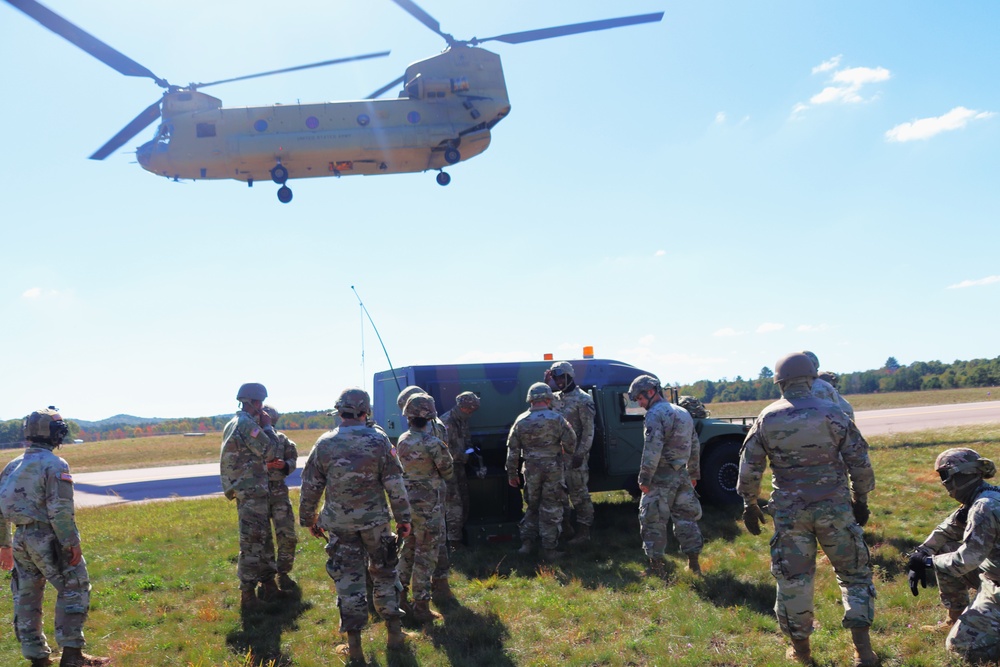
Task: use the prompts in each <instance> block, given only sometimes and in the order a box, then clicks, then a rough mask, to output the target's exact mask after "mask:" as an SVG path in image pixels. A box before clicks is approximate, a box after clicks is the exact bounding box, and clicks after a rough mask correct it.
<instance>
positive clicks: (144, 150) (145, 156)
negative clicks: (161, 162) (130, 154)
mask: <svg viewBox="0 0 1000 667" xmlns="http://www.w3.org/2000/svg"><path fill="white" fill-rule="evenodd" d="M152 154H153V142H152V141H147V142H146V143H144V144H143V145H142V146H139V148H137V149H136V151H135V158H136V160H138V161H139V164H140V165H142V168H143V169H148V168H149V158H150V157H151V156H152Z"/></svg>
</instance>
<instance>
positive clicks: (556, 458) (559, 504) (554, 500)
mask: <svg viewBox="0 0 1000 667" xmlns="http://www.w3.org/2000/svg"><path fill="white" fill-rule="evenodd" d="M554 400H555V396H554V395H553V394H552V389H551V388H549V386H548V385H547V384H545V383H544V382H536V383H535V384H533V385H531V387H529V388H528V397H527V401H528V403H530V404H531V407H530V408H529V409H528V411H527V412H523V413H521V414H520V415H519V416H518V418H517V419H516V420H515V421H514V425H513V426H511V428H510V433H509V434H508V436H507V483H508V484H510V485H511V486H512V487H514V488H517V487H519V486H520V484H519V482H518V478H517V473H518V460H519V459H524V467H523V468H522V473H523V474H524V495H525V501H526V502H527V505H528V509H527V511H526V512H525V513H524V517H523V518H522V519H521V524H520V528H521V549H520V550H519V551H518V553H520V554H525V555H526V554H530V553H531V550H532V547H533V546H534V542H535V539H536V538H537V537H538V536H539V534H540V535H541V537H542V549H543V557H544V558H545V559H546V560H554V559H556V558H559V557H561V556H563V555H564V554H563V552H561V551H559V549H558V548H559V530H560V527H561V524H562V514H563V507H564V506H565V504H566V478H565V474H564V472H563V460H564V459H565V457H566V455H567V454H566V453H567V452H573V451H576V434H575V433H574V432H573V427H572V426H570V424H569V422H568V421H566V419H565V418H564V417H563V416H562V415H560V414H559V413H558V412H555V411H554V410H552V402H553V401H554Z"/></svg>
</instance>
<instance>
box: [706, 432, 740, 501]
mask: <svg viewBox="0 0 1000 667" xmlns="http://www.w3.org/2000/svg"><path fill="white" fill-rule="evenodd" d="M742 446H743V443H742V442H741V441H739V440H734V439H727V440H722V441H719V442H715V443H713V444H711V445H709V446H708V447H707V451H706V452H705V453H704V454H703V455H702V457H701V480H700V481H699V482H698V487H697V488H698V493H699V495H701V497H702V498H704V499H705V500H706V501H707V502H710V503H712V504H713V505H736V504H739V503H742V502H743V500H742V498H740V497H739V495H738V494H737V493H736V479H737V477H739V474H740V448H741V447H742Z"/></svg>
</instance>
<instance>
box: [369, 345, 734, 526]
mask: <svg viewBox="0 0 1000 667" xmlns="http://www.w3.org/2000/svg"><path fill="white" fill-rule="evenodd" d="M570 363H572V364H573V369H574V372H575V373H576V376H575V380H576V384H577V386H579V387H580V388H581V389H582V390H583V391H585V392H587V393H589V394H590V396H591V398H593V399H594V405H595V406H596V408H597V415H596V420H595V426H594V445H593V447H592V449H591V450H590V484H589V487H590V491H591V492H598V491H612V490H617V489H624V490H627V491H630V492H631V493H633V494H636V495H637V494H638V493H639V489H638V473H639V463H640V460H641V457H642V446H643V416H644V414H645V411H644V410H643V409H642V408H640V407H639V406H638V404H636V403H634V402H632V401H630V400H629V398H628V388H629V385H630V384H631V382H632V380H633V379H635V378H636V377H637V376H639V375H642V374H644V373H646V372H647V371H643V370H641V369H639V368H636V367H635V366H631V365H629V364H625V363H622V362H620V361H613V360H610V359H575V360H570ZM550 365H551V362H550V361H526V362H517V363H487V364H458V365H433V366H406V367H403V368H397V369H395V371H383V372H380V373H376V374H375V378H374V380H375V381H374V387H373V389H374V392H373V397H372V403H373V405H372V411H373V413H374V417H375V420H376V421H377V422H378V423H379V424H380V425H381V426H382V427H383V428H384V429H385V430H386V431H387V432H388V434H389V436H390V438H392V440H393V441H394V442H395V440H396V439H397V438H398V437H399V436H400V435H401V434H402V433H403V432H405V431H406V428H407V427H406V419H405V418H404V417H403V416H402V415H401V414H400V411H399V408H398V406H397V405H396V398H397V396H398V395H399V392H400V390H401V389H403V388H404V387H407V386H410V385H417V386H419V387H421V388H422V389H423V390H424V391H426V392H428V393H429V394H430V395H431V396H433V397H434V401H435V403H436V405H437V409H438V413H439V414H444V412H446V411H447V410H450V409H452V408H453V407H454V406H455V396H457V395H458V394H459V393H461V392H463V391H472V392H475V393H476V394H477V395H478V396H479V397H480V399H481V401H482V404H481V407H480V408H479V410H478V411H476V412H475V413H474V414H473V415H472V416H471V417H470V418H469V426H470V428H471V431H472V441H473V444H474V446H475V447H476V449H477V450H478V452H477V453H478V454H479V455H480V456H481V460H482V463H483V466H482V467H481V468H479V470H478V471H477V472H482V468H485V473H484V474H483V475H482V476H481V477H480V476H478V475H477V474H473V471H470V474H469V497H470V512H469V514H470V516H469V519H470V522H472V521H474V520H480V521H485V522H489V521H497V522H503V521H513V520H516V519H518V518H519V517H520V516H521V494H520V490H519V489H514V488H511V487H510V486H508V484H507V475H506V472H505V470H504V464H505V462H506V457H507V434H508V432H509V431H510V427H511V425H512V424H513V423H514V420H515V419H516V418H517V416H518V415H519V414H521V413H522V412H524V411H525V410H527V409H528V404H527V402H526V400H525V397H526V396H527V393H528V387H530V386H531V385H532V384H533V383H535V382H540V381H542V379H543V377H544V375H545V371H546V370H547V369H548V368H549V366H550ZM668 398H670V399H672V400H674V401H676V400H677V397H676V395H670V394H668ZM751 421H752V419H744V418H740V419H737V420H725V419H711V418H707V419H695V428H696V429H697V431H698V435H699V439H700V441H701V481H700V482H699V483H698V493H699V494H700V495H701V497H702V498H703V499H704V500H705V501H707V502H711V503H715V504H730V503H737V502H740V499H739V496H737V495H736V477H737V474H738V472H739V453H740V447H741V445H742V443H743V439H744V436H745V435H746V433H747V431H748V430H749V429H750V422H751Z"/></svg>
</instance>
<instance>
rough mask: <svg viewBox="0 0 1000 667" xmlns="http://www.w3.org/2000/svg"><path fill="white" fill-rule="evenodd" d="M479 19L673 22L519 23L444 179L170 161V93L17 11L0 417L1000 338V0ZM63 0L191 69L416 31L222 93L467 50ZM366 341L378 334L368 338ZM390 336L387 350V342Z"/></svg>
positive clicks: (204, 405) (366, 30) (252, 10)
mask: <svg viewBox="0 0 1000 667" xmlns="http://www.w3.org/2000/svg"><path fill="white" fill-rule="evenodd" d="M419 4H420V5H421V6H422V7H423V8H424V9H425V10H426V11H427V12H428V13H430V14H431V15H433V16H434V17H435V18H436V19H438V20H439V21H440V22H441V26H442V29H443V30H444V31H445V32H449V33H452V34H454V35H455V36H456V37H458V38H471V37H473V36H479V37H482V36H488V35H496V34H502V33H507V32H515V31H520V30H528V29H534V28H543V27H548V26H554V25H561V24H566V23H576V22H581V21H591V20H596V19H601V18H608V17H611V16H625V15H632V14H644V13H648V12H654V11H664V12H665V16H664V19H663V21H662V22H661V23H657V24H650V25H643V26H635V27H628V28H622V29H618V30H612V31H605V32H596V33H590V34H584V35H576V36H570V37H564V38H560V39H553V40H547V41H541V42H534V43H528V44H521V45H516V46H515V45H507V44H501V43H497V42H491V43H488V44H487V45H486V46H485V47H484V48H488V49H489V50H491V51H493V52H495V53H498V54H499V55H500V56H501V57H502V59H503V67H504V73H505V76H506V80H507V86H508V91H509V96H510V99H511V104H512V111H511V114H510V116H509V117H508V118H506V119H505V120H504V121H503V122H501V123H500V124H499V125H497V126H496V128H494V132H493V142H492V145H491V147H490V148H489V150H488V151H486V153H484V154H483V155H481V156H479V157H476V158H474V159H472V160H469V161H467V162H463V163H461V164H459V165H456V166H454V167H452V168H451V169H449V172H450V173H451V175H452V178H453V180H452V183H451V185H449V186H448V187H447V188H442V187H440V186H438V185H437V184H436V183H435V182H434V174H433V172H429V173H424V174H411V175H392V176H380V177H378V178H371V177H352V178H343V179H339V180H335V179H326V178H324V179H309V180H304V181H293V182H291V183H290V185H291V186H292V188H293V190H294V192H295V199H294V201H293V202H292V203H291V204H289V205H282V204H280V203H279V202H278V201H277V199H276V197H275V190H276V186H274V185H273V184H271V183H257V184H256V185H255V186H254V187H253V188H252V189H248V188H247V187H246V185H245V184H242V183H239V182H237V181H204V182H201V181H199V182H195V183H173V182H170V181H168V180H166V179H163V178H158V177H156V176H153V175H152V174H149V173H147V172H145V171H143V170H142V169H141V168H140V167H139V166H138V165H137V164H134V163H133V162H134V154H131V155H130V154H128V153H127V151H129V150H134V147H135V146H137V145H138V144H139V143H141V142H143V141H146V140H147V139H149V138H151V136H152V135H153V133H154V128H153V127H151V128H149V129H147V130H145V131H144V132H143V133H141V134H140V135H139V136H138V137H137V138H136V139H135V140H133V141H132V142H129V143H128V144H126V147H125V148H123V149H122V150H121V151H119V153H117V154H115V155H112V156H111V157H109V158H108V159H107V160H105V161H103V162H95V161H91V160H88V159H87V156H88V155H90V154H91V153H93V152H94V151H95V150H96V149H97V148H98V147H99V146H101V145H102V144H103V143H104V142H105V141H106V140H107V139H109V138H110V137H111V136H112V135H113V134H115V133H116V132H117V131H118V130H119V129H120V128H121V127H123V126H124V125H125V124H126V123H127V122H128V121H129V120H130V119H131V118H132V117H133V116H135V115H136V114H137V113H138V112H139V111H141V110H142V109H143V108H145V107H146V106H147V105H149V104H150V103H152V102H153V101H155V100H156V99H157V97H158V96H159V89H158V88H157V87H156V86H155V85H154V84H153V83H152V82H151V81H149V80H147V79H139V78H131V77H125V76H122V75H120V74H118V73H117V72H115V71H113V70H112V69H110V68H108V67H107V66H105V65H104V64H102V63H101V62H99V61H97V60H95V59H94V58H92V57H91V56H89V55H87V54H85V53H83V52H82V51H80V50H78V49H77V48H76V47H74V46H73V45H71V44H69V43H68V42H66V41H65V40H63V39H62V38H60V37H57V36H55V35H53V34H52V33H50V32H48V31H47V30H45V29H44V28H42V27H41V26H40V25H39V24H37V23H36V22H34V21H33V20H31V19H29V18H28V17H26V16H24V15H22V14H21V13H20V12H19V11H17V10H15V9H14V8H13V7H11V6H9V5H7V4H5V3H0V62H2V63H3V65H2V68H3V69H2V71H3V77H2V81H3V84H4V89H5V95H4V100H5V103H4V104H3V105H0V141H2V145H3V146H4V147H5V149H6V151H5V153H6V158H5V159H4V160H3V163H2V166H0V195H2V196H0V220H2V223H0V224H2V230H3V239H4V240H3V245H2V247H3V262H2V263H0V303H2V308H3V312H4V313H5V316H6V317H5V323H4V324H5V325H4V326H3V327H2V328H0V346H2V349H3V355H2V360H0V419H11V418H15V417H20V416H22V415H24V414H26V413H27V412H30V411H31V410H33V409H36V408H37V407H40V406H44V405H48V404H55V405H57V406H59V407H60V408H61V409H62V410H63V413H64V414H66V415H69V416H73V417H78V418H81V419H101V418H104V417H108V416H111V415H113V414H116V413H129V414H135V415H142V416H159V417H178V416H197V415H208V414H221V413H225V412H229V411H231V410H232V409H234V408H235V400H234V398H233V397H234V395H235V391H236V389H237V387H238V386H239V385H240V384H241V383H243V382H246V381H258V382H263V383H265V384H266V385H267V387H268V388H269V390H270V392H271V396H272V399H273V401H274V403H275V405H276V406H277V407H278V408H279V409H284V410H309V409H320V408H324V407H328V406H331V405H332V404H333V402H334V400H335V398H336V395H337V394H338V393H339V391H340V390H341V389H342V388H343V387H346V386H350V385H363V386H367V387H370V386H371V375H372V374H373V373H374V372H376V371H380V370H384V369H386V368H387V363H386V361H385V357H384V355H383V354H382V350H381V348H380V347H379V345H378V341H377V339H376V337H375V334H374V332H373V331H372V329H371V327H370V326H369V325H368V324H367V322H363V320H362V315H361V312H360V308H359V306H358V301H357V299H356V298H355V295H354V293H353V292H352V291H351V285H354V286H355V287H356V288H357V291H358V293H359V294H360V295H361V297H362V298H363V299H364V302H365V305H366V306H367V307H368V310H369V311H370V313H371V315H372V317H373V318H374V321H375V324H376V325H377V326H378V327H379V333H381V336H382V339H383V340H384V342H385V344H386V347H387V348H388V351H389V355H390V357H391V359H392V362H393V364H394V365H396V366H403V365H411V364H428V363H463V362H479V361H513V360H534V359H540V358H541V357H542V355H543V354H544V353H546V352H551V353H553V354H554V355H555V356H556V357H557V358H559V357H567V358H576V357H579V356H580V351H581V348H582V347H583V346H584V345H593V346H594V347H595V351H596V354H597V356H599V357H604V358H612V359H618V360H621V361H625V362H629V363H632V364H635V365H637V366H640V367H642V368H644V369H646V370H649V371H652V372H654V373H657V374H658V375H659V376H660V377H661V378H662V379H663V380H665V381H670V382H690V381H694V380H698V379H703V378H707V379H718V378H722V377H729V378H734V377H736V376H737V375H742V376H743V377H749V376H753V377H755V376H756V375H757V373H758V372H759V370H760V369H761V367H763V366H768V367H773V365H774V361H775V360H776V359H777V358H779V357H780V356H782V355H783V354H785V353H787V352H789V351H793V350H799V349H803V348H805V349H811V350H813V351H815V352H816V353H817V354H818V355H819V357H820V361H821V363H822V366H823V368H825V369H829V370H834V371H839V372H848V371H854V370H864V369H868V368H877V367H879V366H881V365H882V363H883V362H884V361H885V360H886V358H887V357H889V356H895V357H896V358H897V359H898V360H899V361H900V362H901V363H904V364H905V363H909V362H912V361H918V360H920V361H927V360H932V359H940V360H942V361H946V362H950V361H954V360H955V359H971V358H976V357H995V356H996V355H997V354H998V353H1000V352H998V350H997V345H996V333H997V328H998V326H997V325H998V319H1000V315H998V311H1000V309H998V307H997V306H998V304H1000V260H998V253H997V249H996V248H997V240H998V232H997V223H998V217H1000V216H998V213H1000V188H998V187H997V174H998V171H997V155H998V154H1000V145H998V144H1000V85H998V75H997V72H998V71H1000V46H998V42H997V39H996V26H997V25H1000V4H997V3H993V2H967V3H961V4H954V3H950V4H942V3H933V2H911V1H907V2H902V1H900V2H882V3H867V2H801V1H797V0H796V1H792V0H789V1H787V2H784V1H780V2H779V1H772V2H755V3H745V2H740V3H737V2H697V3H663V2H656V1H652V0H650V1H647V0H623V1H622V2H618V3H612V4H608V3H598V2H591V1H589V0H581V1H578V2H574V3H554V2H548V3H537V2H529V1H528V0H508V2H505V3H468V2H457V1H454V0H420V2H419ZM47 6H48V7H50V8H51V9H53V10H54V11H56V12H57V13H59V14H61V15H63V16H64V17H66V18H67V19H69V20H70V21H73V22H75V23H76V24H77V25H79V26H81V27H82V28H83V29H85V30H87V31H89V32H90V33H92V34H93V35H95V36H96V37H98V38H99V39H101V40H103V41H105V42H106V43H108V44H109V45H111V46H113V47H114V48H116V49H118V50H119V51H121V52H123V53H125V54H126V55H128V56H129V57H131V58H133V59H134V60H137V61H138V62H140V63H142V64H143V65H145V66H146V67H148V68H149V69H151V70H152V71H153V72H155V73H156V74H157V75H159V76H161V77H165V78H167V79H169V80H170V81H172V82H174V83H185V82H187V81H213V80H218V79H223V78H228V77H232V76H238V75H241V74H246V73H253V72H259V71H265V70H270V69H277V68H280V67H288V66H292V65H297V64H301V63H309V62H315V61H319V60H326V59H330V58H337V57H343V56H348V55H355V54H361V53H369V52H373V51H379V50H384V49H391V50H392V54H391V55H390V56H389V57H387V58H383V59H381V60H373V61H366V62H360V63H352V64H347V65H340V66H336V67H331V68H325V69H318V70H311V71H305V72H299V73H294V74H289V75H285V76H280V77H270V78H266V79H260V80H256V81H249V82H242V83H235V84H231V85H226V86H219V87H216V88H213V89H211V91H210V92H211V93H212V94H213V95H216V96H217V97H220V98H221V99H222V100H223V102H224V103H225V105H226V106H244V105H261V104H271V103H274V102H281V103H284V104H293V103H295V102H296V101H302V102H315V101H326V100H337V99H356V98H360V97H364V96H365V95H367V94H368V93H369V92H371V91H372V90H374V89H376V88H378V87H379V86H381V85H382V84H384V83H387V82H388V81H391V80H392V79H394V78H395V77H397V76H399V75H400V74H401V73H402V71H403V69H404V68H405V66H406V65H407V64H409V63H410V62H413V61H416V60H419V59H421V58H424V57H428V56H431V55H434V54H436V53H437V52H439V51H440V50H441V49H442V48H443V47H444V43H443V41H442V40H441V39H440V38H438V37H437V36H436V35H434V34H433V33H432V32H430V31H429V30H427V29H426V28H425V27H424V26H422V25H421V24H420V23H418V22H417V21H416V20H414V19H413V18H412V17H410V16H409V15H408V14H406V13H405V12H403V11H402V10H401V9H399V8H398V7H397V6H395V5H394V4H392V3H391V2H389V1H388V0H368V1H366V2H364V3H358V2H342V1H333V2H324V3H319V2H307V1H305V0H286V2H284V3H282V4H281V6H280V7H276V6H275V5H273V4H267V3H259V2H232V1H230V0H219V1H217V2H211V3H206V2H194V1H193V0H175V2H172V3H170V4H169V5H167V6H165V5H155V6H154V5H152V4H149V3H136V2H127V1H126V0H94V1H93V2H90V3H86V4H85V5H84V4H80V3H76V2H71V1H70V0H48V2H47ZM362 336H363V341H362ZM362 351H363V352H364V357H362Z"/></svg>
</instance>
